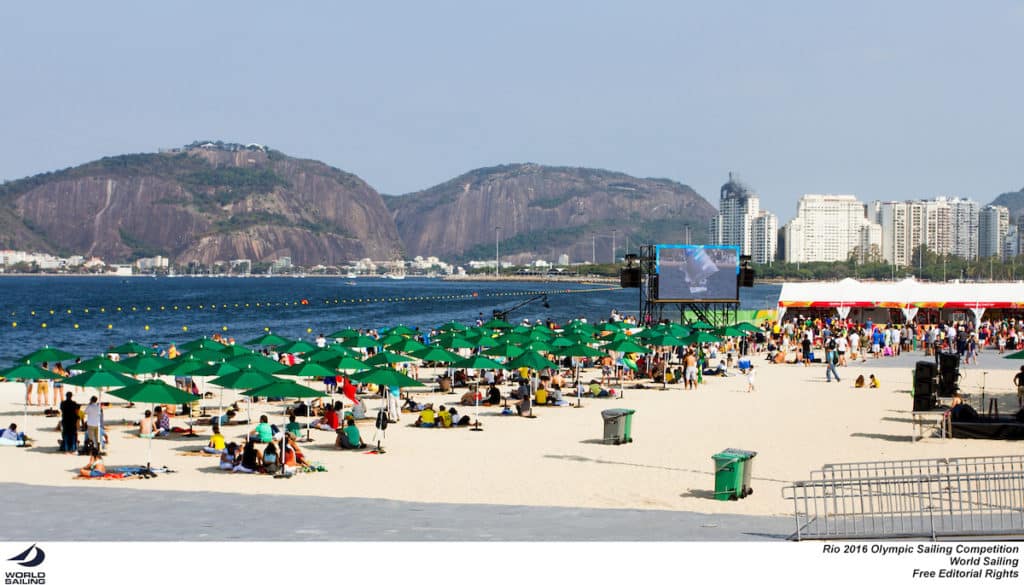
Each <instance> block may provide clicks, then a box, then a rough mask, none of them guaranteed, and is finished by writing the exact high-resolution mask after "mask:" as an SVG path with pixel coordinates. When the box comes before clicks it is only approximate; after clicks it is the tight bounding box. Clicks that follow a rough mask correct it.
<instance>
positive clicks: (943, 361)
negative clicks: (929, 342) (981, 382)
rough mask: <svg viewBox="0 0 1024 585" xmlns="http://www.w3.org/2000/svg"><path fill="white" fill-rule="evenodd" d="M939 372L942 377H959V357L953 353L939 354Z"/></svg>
mask: <svg viewBox="0 0 1024 585" xmlns="http://www.w3.org/2000/svg"><path fill="white" fill-rule="evenodd" d="M939 372H941V373H942V375H943V376H946V375H954V374H955V375H959V373H960V356H959V354H955V353H940V354H939Z"/></svg>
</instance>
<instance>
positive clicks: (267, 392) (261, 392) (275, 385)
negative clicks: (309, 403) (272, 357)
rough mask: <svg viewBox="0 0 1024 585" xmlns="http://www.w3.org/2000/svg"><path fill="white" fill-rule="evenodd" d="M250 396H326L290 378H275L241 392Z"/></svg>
mask: <svg viewBox="0 0 1024 585" xmlns="http://www.w3.org/2000/svg"><path fill="white" fill-rule="evenodd" d="M242 394H243V395H245V396H248V397H250V398H319V397H322V396H327V395H326V394H324V393H323V392H320V391H319V390H314V389H312V388H310V387H308V386H303V385H302V384H299V383H298V382H293V381H292V380H277V381H275V382H271V383H269V384H265V385H263V386H259V387H257V388H251V389H249V390H246V391H245V392H242Z"/></svg>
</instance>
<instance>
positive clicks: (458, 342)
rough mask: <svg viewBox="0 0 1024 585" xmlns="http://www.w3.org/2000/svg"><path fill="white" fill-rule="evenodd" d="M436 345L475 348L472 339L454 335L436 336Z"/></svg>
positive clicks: (446, 347)
mask: <svg viewBox="0 0 1024 585" xmlns="http://www.w3.org/2000/svg"><path fill="white" fill-rule="evenodd" d="M437 345H439V346H441V347H443V348H445V349H476V347H477V345H476V344H475V343H473V342H472V341H469V340H467V339H464V338H462V337H459V336H455V335H452V336H449V337H445V338H438V339H437Z"/></svg>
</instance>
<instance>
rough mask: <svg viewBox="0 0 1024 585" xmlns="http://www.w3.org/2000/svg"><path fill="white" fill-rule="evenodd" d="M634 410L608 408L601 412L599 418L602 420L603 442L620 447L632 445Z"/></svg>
mask: <svg viewBox="0 0 1024 585" xmlns="http://www.w3.org/2000/svg"><path fill="white" fill-rule="evenodd" d="M635 412H636V411H635V410H630V409H628V408H609V409H608V410H602V411H601V418H603V419H604V442H605V443H613V444H615V445H621V444H622V443H632V442H633V436H632V434H631V433H632V430H633V428H632V427H633V413H635Z"/></svg>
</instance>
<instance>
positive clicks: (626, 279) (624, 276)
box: [619, 267, 642, 288]
mask: <svg viewBox="0 0 1024 585" xmlns="http://www.w3.org/2000/svg"><path fill="white" fill-rule="evenodd" d="M641 280H642V279H641V277H640V268H639V267H633V268H623V269H622V270H620V271H619V285H620V286H621V287H622V288H640V284H641Z"/></svg>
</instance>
